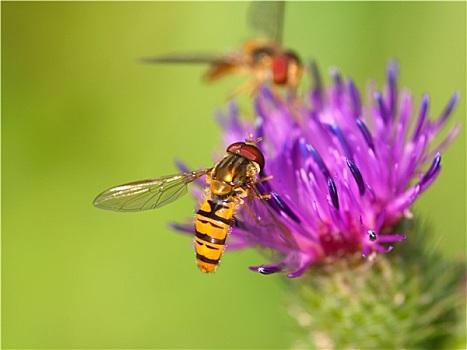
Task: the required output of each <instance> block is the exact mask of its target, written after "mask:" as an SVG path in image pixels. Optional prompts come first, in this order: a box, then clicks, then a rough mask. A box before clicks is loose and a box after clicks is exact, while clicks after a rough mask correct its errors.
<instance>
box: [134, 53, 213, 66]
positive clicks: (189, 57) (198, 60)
mask: <svg viewBox="0 0 467 350" xmlns="http://www.w3.org/2000/svg"><path fill="white" fill-rule="evenodd" d="M140 60H141V62H143V63H187V64H207V63H216V62H218V61H219V55H209V54H179V53H176V54H169V55H161V56H153V57H143V58H141V59H140Z"/></svg>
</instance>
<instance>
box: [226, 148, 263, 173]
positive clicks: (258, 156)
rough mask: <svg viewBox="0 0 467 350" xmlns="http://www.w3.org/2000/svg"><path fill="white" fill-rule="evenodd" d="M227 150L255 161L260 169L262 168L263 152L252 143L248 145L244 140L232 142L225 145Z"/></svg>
mask: <svg viewBox="0 0 467 350" xmlns="http://www.w3.org/2000/svg"><path fill="white" fill-rule="evenodd" d="M227 152H230V153H235V154H239V155H241V156H242V157H245V158H246V159H248V160H250V161H252V162H256V163H257V164H258V165H259V167H260V169H263V168H264V155H263V152H261V150H260V149H259V148H258V147H256V146H254V145H250V144H247V143H245V142H236V143H232V144H231V145H230V146H229V147H227Z"/></svg>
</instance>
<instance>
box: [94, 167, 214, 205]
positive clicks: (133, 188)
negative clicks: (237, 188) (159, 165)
mask: <svg viewBox="0 0 467 350" xmlns="http://www.w3.org/2000/svg"><path fill="white" fill-rule="evenodd" d="M210 170H211V169H202V170H197V171H193V172H189V173H183V174H177V175H168V176H162V177H157V178H154V179H148V180H142V181H136V182H130V183H127V184H124V185H120V186H117V187H112V188H110V189H108V190H106V191H104V192H102V193H101V194H99V195H98V196H97V197H96V199H94V205H95V206H96V207H98V208H100V209H106V210H113V211H121V212H135V211H143V210H150V209H156V208H160V207H162V206H164V205H166V204H169V203H171V202H173V201H175V200H177V199H178V198H180V197H181V196H182V195H184V194H185V193H186V192H187V186H188V184H189V183H191V182H193V181H195V180H196V179H198V178H199V177H201V176H203V175H206V174H207V173H208V172H209V171H210Z"/></svg>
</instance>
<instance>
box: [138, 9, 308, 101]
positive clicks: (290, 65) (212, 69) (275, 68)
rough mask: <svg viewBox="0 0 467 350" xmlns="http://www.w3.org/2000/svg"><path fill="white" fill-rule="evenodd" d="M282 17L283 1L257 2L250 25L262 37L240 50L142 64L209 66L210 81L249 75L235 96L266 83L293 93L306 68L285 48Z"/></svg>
mask: <svg viewBox="0 0 467 350" xmlns="http://www.w3.org/2000/svg"><path fill="white" fill-rule="evenodd" d="M283 14H284V2H283V1H254V2H253V3H252V4H251V5H250V11H249V14H248V17H247V18H248V24H249V26H250V27H251V28H252V29H253V30H255V31H256V32H259V33H261V36H260V37H258V38H255V39H251V40H248V41H246V42H245V43H244V44H243V46H242V47H241V48H240V49H239V50H236V51H231V52H227V53H225V54H222V55H197V54H191V55H190V54H186V55H184V54H172V55H162V56H154V57H145V58H142V61H143V62H146V63H189V64H190V63H191V64H194V63H201V64H209V68H208V70H207V72H206V73H205V79H206V80H207V81H208V82H211V81H216V80H218V79H220V78H223V77H224V76H228V75H231V74H233V73H241V74H246V75H248V76H249V77H250V79H249V80H248V81H246V82H245V83H244V84H242V85H241V86H239V87H238V88H237V89H236V90H235V91H234V94H236V93H239V92H241V91H243V90H246V91H250V92H255V91H256V90H257V89H258V88H259V87H260V86H261V85H262V84H264V83H268V84H272V85H273V86H280V87H285V88H286V89H288V90H291V91H294V90H295V88H296V87H297V85H298V83H299V81H300V77H301V75H302V73H303V70H304V68H303V65H302V62H301V60H300V58H299V57H298V55H297V54H296V53H295V51H293V50H289V49H285V48H284V47H283V46H282V22H283Z"/></svg>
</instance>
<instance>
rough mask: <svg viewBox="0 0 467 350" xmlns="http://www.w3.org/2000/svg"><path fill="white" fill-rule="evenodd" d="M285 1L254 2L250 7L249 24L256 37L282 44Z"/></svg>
mask: <svg viewBox="0 0 467 350" xmlns="http://www.w3.org/2000/svg"><path fill="white" fill-rule="evenodd" d="M284 8H285V3H284V1H253V2H252V3H251V5H250V8H249V11H248V15H247V24H248V26H249V27H250V28H251V29H253V30H254V31H255V32H256V33H255V34H256V35H262V36H265V37H266V39H272V40H274V41H276V42H277V43H279V44H280V43H282V25H283V21H284Z"/></svg>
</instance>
